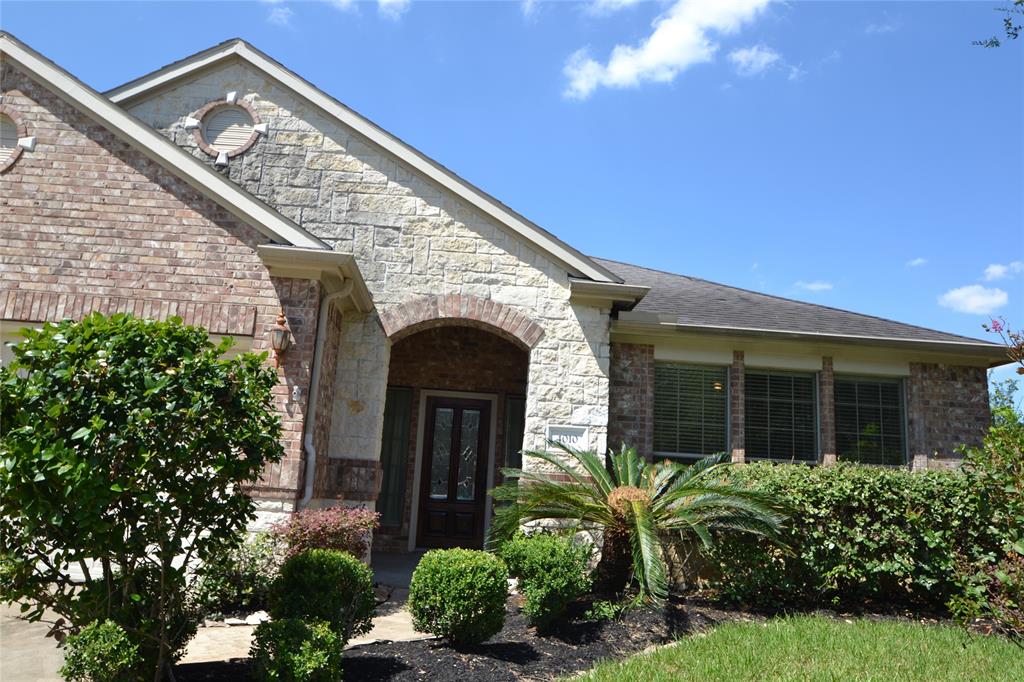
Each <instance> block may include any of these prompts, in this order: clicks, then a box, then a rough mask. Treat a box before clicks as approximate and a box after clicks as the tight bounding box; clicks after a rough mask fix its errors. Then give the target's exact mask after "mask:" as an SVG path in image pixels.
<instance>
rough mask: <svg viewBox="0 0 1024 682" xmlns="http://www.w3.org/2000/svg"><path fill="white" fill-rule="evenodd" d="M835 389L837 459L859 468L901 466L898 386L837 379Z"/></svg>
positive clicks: (902, 441) (902, 445) (902, 442)
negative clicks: (868, 465)
mask: <svg viewBox="0 0 1024 682" xmlns="http://www.w3.org/2000/svg"><path fill="white" fill-rule="evenodd" d="M835 386H836V393H835V399H836V455H837V457H838V458H839V459H840V460H843V461H847V462H861V463H863V464H890V465H899V464H904V463H905V462H906V447H905V438H904V428H903V419H904V417H903V395H902V393H903V392H902V390H901V385H900V382H899V381H898V380H888V381H887V380H878V379H842V378H839V377H837V378H836V382H835Z"/></svg>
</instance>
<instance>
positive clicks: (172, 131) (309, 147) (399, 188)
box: [130, 62, 609, 459]
mask: <svg viewBox="0 0 1024 682" xmlns="http://www.w3.org/2000/svg"><path fill="white" fill-rule="evenodd" d="M227 91H236V92H237V93H238V95H239V97H240V98H242V99H244V100H246V101H247V102H249V103H250V104H252V106H253V107H254V108H255V110H256V111H257V112H258V113H259V116H260V118H261V120H262V121H263V122H266V123H267V124H268V129H269V132H268V134H267V135H266V136H262V137H261V139H260V140H259V141H257V142H256V144H255V145H254V146H253V147H252V148H251V149H250V150H248V151H247V152H246V153H245V154H242V155H241V156H239V157H236V158H234V159H232V160H231V162H230V165H229V166H228V168H227V171H226V172H227V173H228V175H229V176H230V178H231V179H232V180H234V181H236V182H238V183H239V184H241V185H242V186H243V187H245V188H246V189H248V190H249V191H251V192H253V193H254V194H256V195H257V196H259V197H260V198H262V199H264V200H266V201H267V202H268V203H270V204H272V205H273V206H275V207H276V208H278V209H279V210H280V211H281V212H282V213H284V214H285V215H287V216H289V217H291V218H293V219H294V220H296V221H298V222H300V223H301V224H302V226H303V227H305V228H306V229H307V230H310V231H311V232H313V233H314V234H316V235H317V236H319V237H321V238H322V239H324V240H326V241H328V242H330V243H332V244H333V245H334V246H335V248H336V249H338V250H341V251H346V252H351V253H353V254H354V255H355V257H356V259H357V261H358V264H359V267H360V270H361V271H362V274H363V277H364V279H365V280H366V284H367V287H368V288H369V290H370V292H371V294H372V296H373V299H374V303H375V305H376V307H377V310H378V311H379V312H381V313H387V312H388V311H389V310H390V309H392V308H393V307H395V306H400V305H401V304H403V303H407V302H409V301H413V300H416V299H418V298H421V297H424V296H444V295H449V294H461V295H469V296H476V297H479V298H483V299H490V300H493V301H497V302H499V303H502V304H506V305H509V306H512V307H514V308H515V309H517V310H519V311H520V312H522V313H523V314H524V315H526V316H527V317H529V318H530V319H531V320H533V321H535V322H536V323H538V324H539V325H541V326H542V327H543V328H544V334H543V337H542V338H541V339H540V341H539V342H538V344H537V345H536V346H535V347H534V348H533V350H532V352H531V358H530V367H529V389H528V391H527V418H526V439H525V447H528V448H530V447H537V446H539V445H541V444H542V443H543V439H544V437H545V434H546V426H547V424H548V423H558V424H579V425H583V426H587V427H589V434H590V446H591V447H592V448H595V449H598V450H601V451H603V450H604V448H605V443H606V435H607V423H608V363H609V340H608V334H609V320H608V311H607V310H600V309H597V308H591V307H585V306H579V305H574V304H571V303H570V302H569V294H570V291H569V281H568V276H567V273H566V270H565V268H564V266H561V265H559V264H557V263H555V262H553V261H551V260H550V259H549V258H548V257H547V256H545V255H542V254H540V253H539V252H538V251H537V250H536V248H535V247H533V246H532V245H530V244H527V243H526V242H525V241H523V240H522V239H521V238H519V237H518V236H515V235H513V234H511V233H510V232H509V231H507V230H506V229H504V228H503V227H501V226H500V225H498V224H497V223H496V222H495V221H493V220H491V219H490V218H488V217H486V216H483V215H482V214H480V213H479V212H478V211H476V210H475V209H473V208H471V207H470V206H468V205H466V204H465V203H463V202H462V201H461V200H459V199H458V198H457V197H456V196H455V195H453V194H452V193H450V192H447V191H444V190H442V189H441V188H440V187H437V186H435V185H434V184H433V183H431V182H430V181H428V180H426V179H425V178H423V177H421V176H419V175H418V174H417V173H415V172H413V171H412V170H411V169H410V168H408V167H406V166H404V165H403V164H401V163H400V162H398V161H397V160H396V159H395V158H393V157H390V156H388V155H386V154H384V153H383V152H382V151H380V150H379V149H377V148H376V147H374V146H372V145H370V144H368V143H367V142H366V141H364V140H363V139H361V138H360V137H359V136H357V135H356V134H354V133H353V132H352V131H350V130H349V129H347V128H344V127H343V126H341V125H339V124H338V123H336V122H335V121H334V120H333V119H331V118H329V117H328V116H326V115H324V114H323V112H321V111H320V110H318V109H316V108H315V107H313V106H312V105H311V104H309V103H308V102H306V101H304V100H302V99H301V98H299V97H297V96H295V95H294V93H292V92H291V91H288V90H286V89H283V88H281V87H280V86H279V85H278V84H277V83H275V82H273V81H271V80H268V79H267V78H266V77H265V76H264V75H263V74H261V73H258V72H257V71H256V70H254V69H253V68H252V67H250V66H248V65H247V64H245V63H242V62H234V63H230V64H225V65H222V66H221V67H219V68H215V69H213V70H210V71H207V72H205V73H202V74H198V75H196V76H195V77H194V78H191V79H190V80H188V81H187V82H185V81H183V82H182V83H180V84H178V85H176V86H173V87H169V88H167V89H165V90H163V91H160V92H158V93H156V94H154V96H152V97H151V98H149V99H146V100H142V101H139V102H137V103H133V104H132V105H131V107H130V108H131V111H132V113H133V114H135V115H136V116H138V117H140V118H141V119H142V120H144V121H146V122H147V123H149V124H150V125H153V126H154V127H156V128H158V129H160V130H161V131H163V132H165V134H167V135H168V137H170V138H171V139H172V140H174V141H175V142H177V143H178V144H180V145H181V146H183V147H185V148H186V149H189V150H190V151H192V153H194V154H195V155H196V156H197V157H198V158H200V159H202V160H204V161H205V162H207V163H210V162H211V159H210V157H208V156H207V155H206V154H205V153H203V152H202V151H201V150H200V149H199V148H198V147H197V146H196V144H195V141H194V140H193V138H192V134H191V132H190V131H186V130H185V129H184V127H183V124H184V119H185V118H186V117H187V116H189V115H190V114H192V113H193V112H195V111H196V110H198V109H199V108H200V107H202V106H204V105H205V104H206V103H208V102H209V101H212V100H216V99H222V98H223V97H224V94H225V93H226V92H227ZM342 327H343V332H342V341H341V346H340V351H339V359H338V372H337V376H338V379H337V385H336V395H335V402H334V406H335V413H334V415H333V420H332V435H331V438H330V455H331V457H337V458H368V459H376V458H378V457H379V451H380V436H381V425H382V422H381V419H382V415H383V411H384V397H385V390H386V385H387V376H388V361H389V344H388V339H387V338H386V336H385V335H384V332H383V331H382V328H381V325H380V323H379V321H378V319H377V315H376V314H369V315H346V316H345V319H344V321H343V323H342Z"/></svg>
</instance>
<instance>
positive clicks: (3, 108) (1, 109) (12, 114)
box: [0, 104, 28, 173]
mask: <svg viewBox="0 0 1024 682" xmlns="http://www.w3.org/2000/svg"><path fill="white" fill-rule="evenodd" d="M0 114H3V115H4V116H6V117H7V118H9V119H11V121H12V122H13V123H14V125H15V126H17V128H18V138H19V139H20V138H23V137H28V128H26V127H25V122H24V121H23V120H22V119H21V115H20V114H19V113H18V112H17V111H15V110H14V109H13V108H12V107H9V106H7V105H5V104H0ZM23 151H25V149H24V148H23V147H22V146H21V145H19V144H15V145H14V151H12V152H11V155H10V156H8V157H7V160H6V161H4V162H3V163H0V173H3V172H4V171H6V170H7V169H9V168H10V167H11V166H13V165H14V164H15V162H16V161H17V160H18V159H19V158H21V153H22V152H23Z"/></svg>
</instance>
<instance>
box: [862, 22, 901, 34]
mask: <svg viewBox="0 0 1024 682" xmlns="http://www.w3.org/2000/svg"><path fill="white" fill-rule="evenodd" d="M902 25H903V24H902V23H901V22H899V21H894V20H892V19H888V18H886V19H885V20H884V21H878V22H872V23H870V24H868V25H867V26H865V27H864V32H865V33H867V34H868V35H881V34H883V33H892V32H894V31H898V30H900V26H902Z"/></svg>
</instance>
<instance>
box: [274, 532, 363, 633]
mask: <svg viewBox="0 0 1024 682" xmlns="http://www.w3.org/2000/svg"><path fill="white" fill-rule="evenodd" d="M376 608H377V601H376V597H375V596H374V593H373V573H371V571H370V569H369V567H368V566H367V565H366V564H364V563H363V562H361V561H360V560H359V559H356V558H355V557H354V556H352V555H351V554H348V553H347V552H338V551H336V550H331V549H311V550H308V551H305V552H302V553H301V554H296V555H294V556H292V557H289V558H288V559H287V560H286V561H285V562H284V563H283V564H282V565H281V571H280V573H279V574H278V576H277V578H276V579H275V580H274V582H273V584H272V585H271V588H270V615H271V616H272V617H273V618H274V619H284V618H298V619H304V620H309V621H323V622H325V623H327V624H328V625H330V626H331V629H332V630H334V631H335V632H336V633H338V636H339V637H340V638H341V642H342V644H343V645H344V644H345V643H346V642H348V640H349V639H351V638H352V637H354V636H356V635H362V634H365V633H367V632H369V631H370V628H371V627H372V622H371V621H372V619H373V612H374V610H375V609H376Z"/></svg>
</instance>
